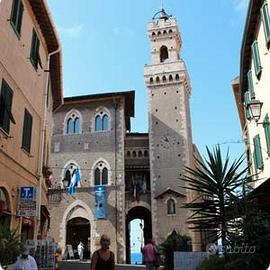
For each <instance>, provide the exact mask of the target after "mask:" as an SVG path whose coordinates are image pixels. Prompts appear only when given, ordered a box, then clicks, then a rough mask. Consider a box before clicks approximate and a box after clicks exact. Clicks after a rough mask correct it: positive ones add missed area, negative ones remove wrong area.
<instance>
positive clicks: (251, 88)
mask: <svg viewBox="0 0 270 270" xmlns="http://www.w3.org/2000/svg"><path fill="white" fill-rule="evenodd" d="M247 80H248V91H249V93H250V98H251V99H255V92H254V86H253V79H252V71H251V70H249V71H248V73H247Z"/></svg>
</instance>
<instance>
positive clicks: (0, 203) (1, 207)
mask: <svg viewBox="0 0 270 270" xmlns="http://www.w3.org/2000/svg"><path fill="white" fill-rule="evenodd" d="M11 213H12V212H11V205H10V198H9V194H8V192H7V190H6V189H5V188H4V187H0V226H1V227H5V228H10V225H11Z"/></svg>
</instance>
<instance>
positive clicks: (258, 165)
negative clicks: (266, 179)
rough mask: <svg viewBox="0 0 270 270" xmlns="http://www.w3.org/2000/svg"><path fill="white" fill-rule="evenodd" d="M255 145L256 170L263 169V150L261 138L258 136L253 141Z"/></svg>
mask: <svg viewBox="0 0 270 270" xmlns="http://www.w3.org/2000/svg"><path fill="white" fill-rule="evenodd" d="M253 143H254V151H255V160H256V164H255V165H256V168H257V169H260V170H261V169H263V157H262V149H261V141H260V136H259V135H256V136H255V137H254V139H253Z"/></svg>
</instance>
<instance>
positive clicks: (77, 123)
mask: <svg viewBox="0 0 270 270" xmlns="http://www.w3.org/2000/svg"><path fill="white" fill-rule="evenodd" d="M74 133H75V134H76V133H80V119H79V118H78V117H77V118H76V119H75V121H74Z"/></svg>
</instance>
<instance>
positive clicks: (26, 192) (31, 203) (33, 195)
mask: <svg viewBox="0 0 270 270" xmlns="http://www.w3.org/2000/svg"><path fill="white" fill-rule="evenodd" d="M18 215H19V216H27V217H33V216H36V215H37V190H36V188H35V187H21V188H20V201H19V210H18Z"/></svg>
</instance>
